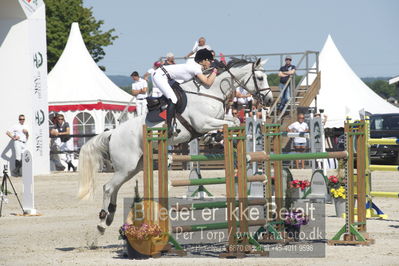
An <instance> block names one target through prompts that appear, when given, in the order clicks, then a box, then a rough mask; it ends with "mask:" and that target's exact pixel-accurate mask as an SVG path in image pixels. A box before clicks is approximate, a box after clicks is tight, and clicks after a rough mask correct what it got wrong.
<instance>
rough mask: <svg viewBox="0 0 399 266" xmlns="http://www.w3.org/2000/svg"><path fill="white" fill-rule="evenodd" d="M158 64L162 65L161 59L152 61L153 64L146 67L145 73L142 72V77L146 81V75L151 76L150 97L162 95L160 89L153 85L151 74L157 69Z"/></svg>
mask: <svg viewBox="0 0 399 266" xmlns="http://www.w3.org/2000/svg"><path fill="white" fill-rule="evenodd" d="M160 66H162V62H161V61H156V62H154V65H153V66H152V68H150V69H148V71H147V73H145V74H144V79H145V80H146V81H148V77H149V76H151V82H152V91H151V97H154V98H158V97H161V96H162V91H161V90H160V89H158V88H157V87H156V86H155V85H154V82H153V81H152V74H153V73H154V72H155V70H157V69H158V68H159V67H160Z"/></svg>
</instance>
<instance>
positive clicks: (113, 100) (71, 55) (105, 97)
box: [48, 22, 135, 146]
mask: <svg viewBox="0 0 399 266" xmlns="http://www.w3.org/2000/svg"><path fill="white" fill-rule="evenodd" d="M131 98H132V96H131V95H129V94H128V93H126V92H124V91H123V90H122V89H120V88H119V87H118V86H116V85H115V84H114V83H113V82H112V81H111V80H110V79H109V78H108V77H107V76H106V75H105V74H104V73H103V72H102V71H101V70H100V68H99V67H98V66H97V64H96V63H95V62H94V60H93V58H92V57H91V55H90V53H89V52H88V50H87V48H86V46H85V44H84V41H83V38H82V35H81V33H80V30H79V25H78V23H76V22H75V23H72V27H71V32H70V34H69V38H68V42H67V44H66V46H65V49H64V51H63V52H62V55H61V57H60V58H59V60H58V62H57V64H56V65H55V66H54V68H53V69H52V71H51V72H50V73H49V75H48V101H49V111H50V116H51V114H52V113H54V112H57V113H63V114H64V116H65V120H66V121H67V122H69V124H70V125H71V130H72V133H73V134H92V133H97V134H98V133H101V132H103V131H104V130H105V129H107V128H108V129H109V128H113V127H114V126H115V125H116V120H117V119H118V118H119V115H120V114H121V113H122V111H123V109H124V108H125V106H126V105H127V104H128V102H129V101H130V100H131ZM134 110H135V106H131V107H129V109H128V111H129V112H133V111H134ZM81 144H82V142H81V141H77V140H76V139H75V146H80V145H81Z"/></svg>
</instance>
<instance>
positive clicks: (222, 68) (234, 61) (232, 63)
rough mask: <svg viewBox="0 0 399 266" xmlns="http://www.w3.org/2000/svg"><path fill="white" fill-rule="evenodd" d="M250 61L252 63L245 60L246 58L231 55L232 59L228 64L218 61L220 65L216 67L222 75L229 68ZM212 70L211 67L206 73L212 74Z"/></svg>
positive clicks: (240, 65)
mask: <svg viewBox="0 0 399 266" xmlns="http://www.w3.org/2000/svg"><path fill="white" fill-rule="evenodd" d="M249 63H252V62H251V61H248V60H245V59H241V58H237V57H231V59H230V61H228V62H227V64H226V65H223V63H222V62H219V61H218V65H217V66H216V68H217V70H218V75H220V74H222V73H223V72H225V71H226V70H227V69H230V68H232V67H242V66H244V65H246V64H249ZM211 71H212V70H211V69H208V70H205V71H204V74H210V73H211Z"/></svg>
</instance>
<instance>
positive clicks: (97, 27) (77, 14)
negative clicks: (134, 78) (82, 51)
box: [44, 0, 118, 72]
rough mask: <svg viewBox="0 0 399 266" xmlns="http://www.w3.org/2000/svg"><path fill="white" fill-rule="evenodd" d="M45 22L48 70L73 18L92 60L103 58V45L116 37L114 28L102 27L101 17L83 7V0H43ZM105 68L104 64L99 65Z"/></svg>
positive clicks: (65, 38)
mask: <svg viewBox="0 0 399 266" xmlns="http://www.w3.org/2000/svg"><path fill="white" fill-rule="evenodd" d="M44 2H45V4H46V23H47V60H48V71H49V72H50V71H51V69H52V68H53V67H54V65H55V64H56V63H57V61H58V58H59V57H60V56H61V53H62V51H63V50H64V48H65V45H66V42H67V40H68V35H69V31H70V28H71V24H72V22H78V23H79V27H80V31H81V33H82V37H83V40H84V42H85V44H86V47H87V49H88V50H89V52H90V54H91V56H92V57H93V59H94V61H95V62H99V61H100V60H101V59H103V58H104V56H105V52H104V49H103V47H105V46H108V45H111V44H113V41H114V40H115V39H116V38H118V36H116V35H114V34H113V33H114V32H115V29H110V30H108V31H105V32H104V31H103V30H102V29H101V26H102V25H103V24H104V21H103V20H96V19H95V18H94V16H93V12H92V9H91V8H85V7H83V0H63V1H60V0H44ZM100 68H101V69H103V70H105V67H103V66H100Z"/></svg>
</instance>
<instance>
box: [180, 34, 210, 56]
mask: <svg viewBox="0 0 399 266" xmlns="http://www.w3.org/2000/svg"><path fill="white" fill-rule="evenodd" d="M202 49H208V50H209V51H211V50H212V48H211V47H210V46H209V45H207V44H206V40H205V38H204V37H201V38H199V39H198V41H197V42H195V44H194V47H193V50H192V51H191V52H189V53H188V54H187V55H186V56H185V57H184V58H185V59H187V58H189V57H190V56H195V54H196V53H197V52H198V51H199V50H202Z"/></svg>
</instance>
